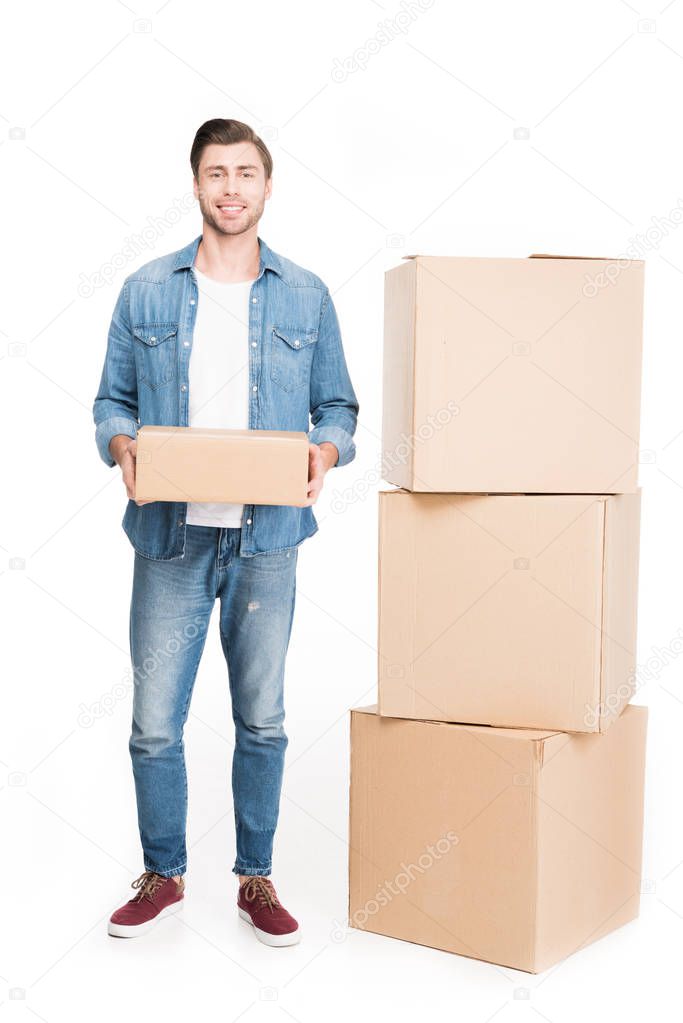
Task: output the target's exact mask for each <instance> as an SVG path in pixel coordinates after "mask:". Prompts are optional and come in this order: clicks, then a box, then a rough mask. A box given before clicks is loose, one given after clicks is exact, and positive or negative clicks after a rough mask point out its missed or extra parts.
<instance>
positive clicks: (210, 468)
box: [135, 426, 309, 507]
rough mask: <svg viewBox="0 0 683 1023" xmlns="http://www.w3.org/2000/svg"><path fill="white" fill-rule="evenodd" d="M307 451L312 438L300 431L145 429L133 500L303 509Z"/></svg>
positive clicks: (141, 433) (140, 434)
mask: <svg viewBox="0 0 683 1023" xmlns="http://www.w3.org/2000/svg"><path fill="white" fill-rule="evenodd" d="M308 451H309V445H308V436H307V434H305V433H303V432H299V431H290V430H221V429H210V428H208V427H199V426H143V427H142V428H141V429H140V430H139V431H138V436H137V458H136V467H135V474H136V479H135V497H136V500H138V501H210V502H213V501H226V502H230V503H233V502H235V503H244V504H289V505H295V506H297V507H303V505H304V504H305V502H306V497H307V491H308Z"/></svg>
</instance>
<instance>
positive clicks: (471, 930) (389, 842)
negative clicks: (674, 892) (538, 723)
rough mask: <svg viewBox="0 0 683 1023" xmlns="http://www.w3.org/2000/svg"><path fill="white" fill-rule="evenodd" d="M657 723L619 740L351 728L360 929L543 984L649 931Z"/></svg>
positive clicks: (382, 725)
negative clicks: (647, 815) (608, 943)
mask: <svg viewBox="0 0 683 1023" xmlns="http://www.w3.org/2000/svg"><path fill="white" fill-rule="evenodd" d="M646 723H647V709H646V708H645V707H638V706H634V705H633V704H632V705H630V706H628V707H627V708H626V709H625V711H624V713H623V714H622V715H621V717H620V718H619V719H618V721H616V722H615V724H614V725H613V727H612V728H611V729H610V730H609V731H608V732H607V733H606V734H605V735H568V734H564V733H559V732H552V731H534V730H529V729H514V728H511V729H503V728H487V727H483V726H467V725H456V724H445V723H443V722H433V721H405V720H399V719H395V718H383V717H379V716H378V715H377V714H376V713H374V708H373V707H363V708H358V709H356V710H353V711H352V712H351V790H350V839H349V841H350V847H349V924H350V926H352V927H356V928H358V929H360V930H366V931H374V932H375V933H377V934H386V935H389V936H390V937H394V938H403V939H404V940H406V941H413V942H416V943H418V944H420V945H429V946H431V947H433V948H440V949H444V950H446V951H448V952H456V953H458V954H460V955H465V956H470V957H472V958H475V959H483V960H486V961H487V962H491V963H498V964H500V965H503V966H509V967H514V968H515V969H518V970H526V971H527V972H529V973H539V972H541V971H543V970H545V969H547V968H548V967H550V966H552V965H553V964H554V963H557V962H558V961H559V960H561V959H563V958H565V957H566V956H568V955H569V954H571V953H572V952H575V951H577V950H578V949H580V948H583V947H585V946H586V945H588V944H590V943H591V942H594V941H596V940H597V939H598V938H600V937H602V936H603V935H605V934H607V933H608V932H609V931H612V930H614V929H615V928H617V927H620V926H622V925H623V924H625V923H627V922H628V921H629V920H633V919H634V918H635V917H636V916H638V912H639V893H640V884H641V877H640V875H641V855H642V829H643V780H644V759H645V742H646Z"/></svg>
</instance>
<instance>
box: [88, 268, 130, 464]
mask: <svg viewBox="0 0 683 1023" xmlns="http://www.w3.org/2000/svg"><path fill="white" fill-rule="evenodd" d="M93 419H94V421H95V443H96V445H97V450H98V452H99V455H100V458H101V459H102V461H103V462H104V463H105V465H108V466H112V465H116V462H115V460H114V459H113V458H112V456H111V453H110V451H109V444H110V442H111V439H112V437H115V436H116V435H117V434H119V433H124V434H127V435H128V436H129V437H133V438H135V437H137V431H138V429H139V425H138V389H137V374H136V371H135V354H134V351H133V336H132V332H131V328H130V318H129V314H128V285H127V282H124V284H123V287H122V288H121V291H120V292H119V297H118V299H117V301H116V306H115V307H114V312H113V315H112V318H111V323H110V326H109V336H108V339H107V351H106V354H105V358H104V366H103V368H102V376H101V378H100V385H99V388H98V391H97V394H96V396H95V400H94V402H93Z"/></svg>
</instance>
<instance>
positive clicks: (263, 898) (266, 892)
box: [242, 877, 282, 913]
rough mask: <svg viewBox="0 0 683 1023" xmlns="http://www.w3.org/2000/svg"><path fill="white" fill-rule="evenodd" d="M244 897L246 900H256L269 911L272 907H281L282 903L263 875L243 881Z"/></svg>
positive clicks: (270, 883)
mask: <svg viewBox="0 0 683 1023" xmlns="http://www.w3.org/2000/svg"><path fill="white" fill-rule="evenodd" d="M242 890H243V891H244V897H245V899H246V900H247V902H256V904H257V905H258V906H259V907H261V906H267V907H268V908H269V909H270V911H271V913H272V912H273V910H274V909H281V908H282V905H281V903H280V900H279V899H278V897H277V895H276V894H275V889H274V888H273V884H272V882H271V881H268V880H267V878H265V877H252V878H250V879H249V880H248V881H245V883H244V888H243V889H242Z"/></svg>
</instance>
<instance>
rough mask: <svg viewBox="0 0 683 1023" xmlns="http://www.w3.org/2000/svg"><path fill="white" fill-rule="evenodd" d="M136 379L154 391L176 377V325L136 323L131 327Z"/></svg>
mask: <svg viewBox="0 0 683 1023" xmlns="http://www.w3.org/2000/svg"><path fill="white" fill-rule="evenodd" d="M133 335H134V337H135V349H136V361H137V366H138V379H139V380H140V382H141V383H144V384H147V386H148V387H151V388H153V389H156V388H157V387H161V386H162V385H163V384H167V383H169V381H171V380H173V378H174V377H175V375H176V363H177V345H176V340H177V337H178V324H177V323H170V322H169V323H138V324H137V325H136V326H134V327H133Z"/></svg>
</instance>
